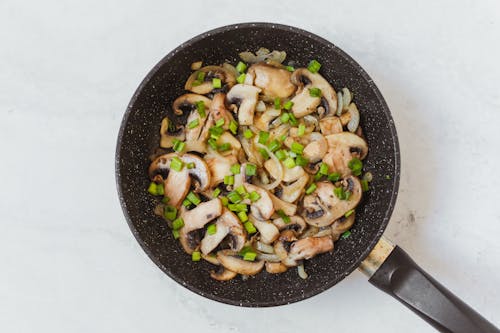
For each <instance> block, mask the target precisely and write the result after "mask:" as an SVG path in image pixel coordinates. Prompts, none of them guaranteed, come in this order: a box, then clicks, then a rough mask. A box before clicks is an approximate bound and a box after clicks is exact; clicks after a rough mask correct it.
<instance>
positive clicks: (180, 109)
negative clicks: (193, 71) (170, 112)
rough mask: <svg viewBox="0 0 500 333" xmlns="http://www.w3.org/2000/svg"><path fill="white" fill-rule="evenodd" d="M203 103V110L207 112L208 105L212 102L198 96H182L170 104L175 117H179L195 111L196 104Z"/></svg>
mask: <svg viewBox="0 0 500 333" xmlns="http://www.w3.org/2000/svg"><path fill="white" fill-rule="evenodd" d="M197 102H203V103H205V108H206V109H207V110H208V109H209V108H210V105H211V104H212V100H211V99H209V98H207V97H205V96H203V95H198V94H184V95H181V96H179V97H177V99H176V100H175V101H174V103H173V104H172V109H174V113H175V114H176V115H181V114H183V113H184V111H189V112H192V111H196V103H197Z"/></svg>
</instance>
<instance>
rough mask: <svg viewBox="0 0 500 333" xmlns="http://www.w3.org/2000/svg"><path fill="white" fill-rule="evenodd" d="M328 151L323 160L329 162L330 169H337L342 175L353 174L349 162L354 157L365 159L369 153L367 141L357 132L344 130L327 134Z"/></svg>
mask: <svg viewBox="0 0 500 333" xmlns="http://www.w3.org/2000/svg"><path fill="white" fill-rule="evenodd" d="M325 138H326V140H327V142H328V152H327V154H326V155H325V156H324V158H323V162H324V163H326V164H328V166H329V171H330V172H332V171H337V172H340V173H341V174H342V176H348V175H350V174H351V169H350V168H349V166H348V164H349V162H350V161H351V160H352V159H353V158H354V157H356V158H359V159H360V160H362V159H364V158H365V157H366V155H367V154H368V145H367V144H366V141H365V140H363V139H362V138H361V137H359V136H357V135H356V134H353V133H349V132H342V133H337V134H331V135H327V136H326V137H325Z"/></svg>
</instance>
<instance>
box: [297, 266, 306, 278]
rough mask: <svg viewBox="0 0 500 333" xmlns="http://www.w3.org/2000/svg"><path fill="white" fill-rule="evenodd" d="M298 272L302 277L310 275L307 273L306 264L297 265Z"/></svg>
mask: <svg viewBox="0 0 500 333" xmlns="http://www.w3.org/2000/svg"><path fill="white" fill-rule="evenodd" d="M297 273H298V274H299V276H300V278H301V279H304V280H305V279H307V278H308V277H309V275H307V273H306V270H305V269H304V265H299V266H297Z"/></svg>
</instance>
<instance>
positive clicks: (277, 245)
mask: <svg viewBox="0 0 500 333" xmlns="http://www.w3.org/2000/svg"><path fill="white" fill-rule="evenodd" d="M296 240H297V237H296V236H295V232H293V231H292V230H284V231H282V232H281V234H280V235H279V238H278V240H276V241H275V242H274V253H275V254H276V255H277V256H278V257H279V258H280V260H281V261H282V262H283V263H284V264H285V265H286V259H287V258H288V250H289V249H290V245H291V244H292V243H293V242H294V241H296Z"/></svg>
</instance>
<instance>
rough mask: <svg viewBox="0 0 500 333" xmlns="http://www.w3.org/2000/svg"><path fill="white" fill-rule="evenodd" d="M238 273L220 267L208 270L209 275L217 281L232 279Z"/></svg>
mask: <svg viewBox="0 0 500 333" xmlns="http://www.w3.org/2000/svg"><path fill="white" fill-rule="evenodd" d="M236 275H238V273H236V272H233V271H230V270H229V269H226V268H222V269H219V270H217V271H213V270H212V271H210V277H211V278H212V279H215V280H217V281H229V280H231V279H234V278H235V277H236Z"/></svg>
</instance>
